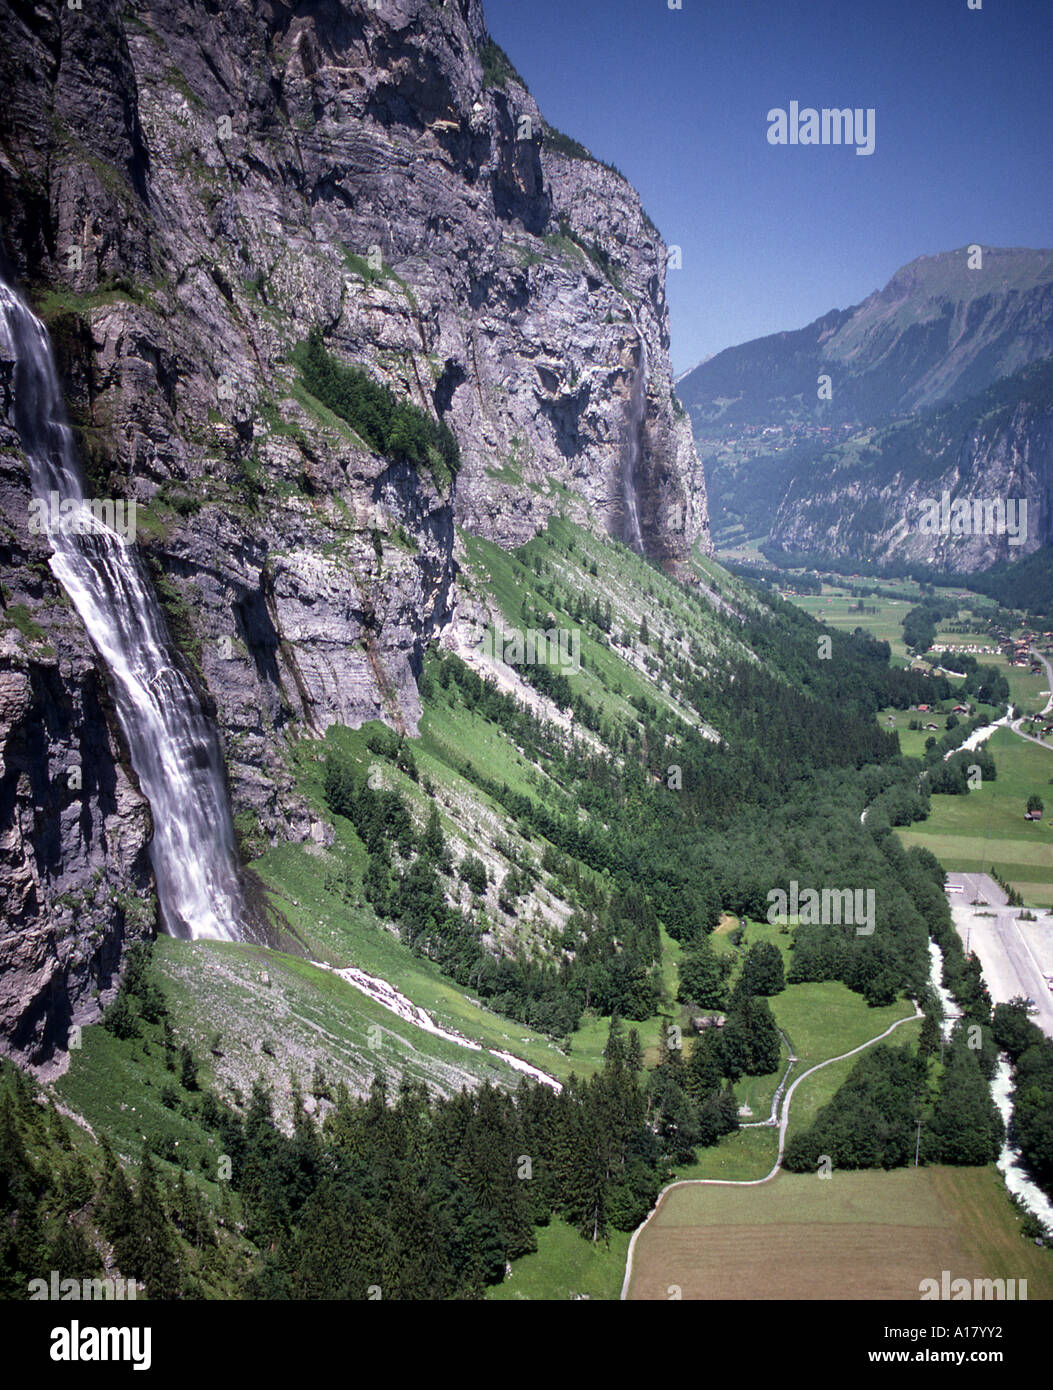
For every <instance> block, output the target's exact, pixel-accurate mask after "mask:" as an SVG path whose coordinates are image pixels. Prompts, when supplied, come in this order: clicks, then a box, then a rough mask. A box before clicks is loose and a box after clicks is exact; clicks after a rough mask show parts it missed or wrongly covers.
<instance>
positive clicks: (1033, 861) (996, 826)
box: [898, 729, 1053, 907]
mask: <svg viewBox="0 0 1053 1390" xmlns="http://www.w3.org/2000/svg"><path fill="white" fill-rule="evenodd" d="M985 747H987V748H988V749H990V751H991V753H992V754H993V756H994V759H995V766H996V767H997V769H998V776H997V778H996V779H995V781H993V782H985V783H984V785H983V786H982V787H980V788H978V789H977V790H976V791H973V792H970V793H969V794H968V795H967V796H934V797H933V798H932V810H931V812H930V814H929V818H928V820H925V821H921V822H918V823H917V824H915V825H912V826H911V827H910V829H909V830H900V831H899V832H898V834H899V836H900V838H901V839H902V841H903V843H904V844H905V845H908V846H909V845H924V846H925V848H926V849H929V850H931V851H932V853H933V854H935V856H936V858H937V859H938V860H939V861H940V863H941V864H942V865H943V866H944V868H945V869H951V870H968V871H979V870H981V869H982V868H986V869H990V868H992V866H993V867H994V868H997V870H998V872H999V873H1000V874H1001V875H1002V877H1003V878H1005V879H1008V880H1009V882H1010V883H1012V884H1013V886H1014V887H1016V888H1018V889H1019V891H1020V892H1021V893H1022V894H1023V895H1024V898H1025V900H1026V901H1027V902H1028V903H1032V904H1034V905H1035V906H1036V907H1049V906H1050V905H1053V826H1051V825H1050V820H1051V819H1053V786H1051V783H1050V779H1051V778H1053V750H1050V751H1048V752H1047V751H1046V750H1045V749H1043V748H1040V747H1038V746H1037V745H1036V744H1033V743H1028V742H1026V741H1025V740H1024V739H1021V738H1018V737H1017V735H1016V734H1014V733H1012V732H1011V731H1010V730H1008V729H998V730H997V731H996V732H995V733H994V734H993V735H992V736H991V738H990V739H989V741H988V742H987V744H986V745H985ZM1032 792H1036V793H1037V794H1038V795H1039V796H1041V797H1042V799H1043V801H1044V803H1045V807H1046V815H1045V817H1044V819H1043V820H1041V821H1026V820H1025V819H1024V812H1025V810H1026V808H1027V798H1028V796H1029V795H1030V794H1031V793H1032Z"/></svg>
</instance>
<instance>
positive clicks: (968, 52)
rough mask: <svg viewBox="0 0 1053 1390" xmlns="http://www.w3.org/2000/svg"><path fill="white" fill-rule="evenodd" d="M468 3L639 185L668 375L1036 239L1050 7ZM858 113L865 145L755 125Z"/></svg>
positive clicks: (1046, 165) (1048, 123) (1052, 165)
mask: <svg viewBox="0 0 1053 1390" xmlns="http://www.w3.org/2000/svg"><path fill="white" fill-rule="evenodd" d="M682 3H683V8H682V9H681V10H679V11H677V10H670V9H669V8H668V0H604V2H603V3H600V0H483V4H484V7H485V11H486V16H487V21H488V25H489V29H490V33H491V35H492V37H493V38H494V39H495V40H496V41H497V43H499V44H500V45H501V47H502V48H504V49H505V50H506V52H507V53H508V55H509V57H510V58H511V59H512V61H513V63H514V64H515V65H516V67H517V69H518V70H519V72H520V73H521V74H522V75H523V77H524V79H525V80H526V82H527V84H528V85H529V87H530V89H531V91H532V92H533V94H534V97H535V99H536V100H537V102H538V105H539V106H540V107H541V110H542V112H543V113H544V115H545V118H546V120H548V121H549V122H550V123H551V124H552V125H554V126H556V127H558V128H559V129H560V130H564V131H566V133H567V134H568V135H573V136H575V137H576V138H577V139H579V140H581V141H582V142H583V143H584V144H586V145H587V146H588V147H589V148H590V149H591V150H592V151H593V152H594V153H595V154H597V155H599V156H600V157H601V158H603V159H606V160H609V161H610V162H611V163H613V164H616V165H617V166H618V168H620V169H621V170H622V172H623V173H624V174H625V175H626V176H627V177H628V178H629V179H630V180H631V181H632V182H633V183H634V184H635V186H636V187H637V188H638V189H639V191H640V194H641V196H642V198H643V203H644V206H645V207H646V208H647V210H648V212H649V213H650V215H651V217H652V218H653V219H654V221H655V223H656V224H657V225H658V227H659V229H660V230H661V232H662V235H663V236H664V237H665V239H666V241H667V242H669V243H670V244H677V245H679V246H680V247H682V254H683V269H681V270H671V271H670V272H669V275H668V280H667V285H668V294H669V303H670V315H671V326H672V337H673V343H672V356H673V367H674V371H675V372H677V373H678V374H679V373H680V372H683V371H684V370H686V369H687V368H688V367H691V366H693V365H694V364H695V363H696V362H698V361H700V360H701V359H702V358H704V357H706V356H708V355H709V354H711V353H714V352H719V351H720V349H721V348H724V347H728V346H730V345H731V344H733V343H738V342H743V341H745V340H746V339H748V338H755V337H759V336H760V335H762V334H765V333H773V332H777V331H779V330H781V329H788V328H799V327H801V326H802V325H803V324H805V323H808V322H810V321H811V320H812V319H814V318H816V317H818V315H820V314H822V313H824V312H825V311H826V310H828V309H831V308H835V307H838V308H843V307H845V306H847V305H849V304H854V303H858V302H859V300H861V299H864V298H865V297H866V296H867V295H868V294H869V293H870V292H871V291H872V290H875V289H878V288H879V287H880V286H881V285H883V284H884V283H885V282H886V280H888V278H889V277H890V276H891V275H892V273H893V272H894V271H895V270H897V269H898V268H899V266H901V265H904V264H906V263H907V262H908V261H911V260H913V259H914V258H915V257H916V256H920V255H931V254H933V253H935V252H937V251H949V250H951V249H953V248H955V247H958V246H964V245H967V244H969V243H971V242H980V243H981V244H983V245H989V246H1036V247H1049V246H1051V245H1053V159H1051V151H1050V143H1049V142H1050V132H1051V131H1053V81H1051V80H1050V71H1049V62H1050V55H1051V53H1053V0H983V8H982V9H981V10H970V9H969V8H968V5H967V0H808V2H807V3H805V0H682ZM791 101H797V102H799V103H800V105H801V106H802V107H804V106H814V107H818V108H821V107H823V106H827V107H846V106H851V107H853V108H854V107H863V108H866V107H873V108H874V109H875V112H876V141H875V149H874V153H873V154H871V155H869V156H865V155H857V154H856V153H855V151H854V149H853V148H851V147H849V148H845V147H840V148H837V147H832V146H800V145H799V146H796V147H794V146H784V147H780V146H772V145H769V144H768V142H767V130H768V123H767V113H768V111H769V110H770V109H771V108H774V107H782V108H788V107H789V104H790V102H791Z"/></svg>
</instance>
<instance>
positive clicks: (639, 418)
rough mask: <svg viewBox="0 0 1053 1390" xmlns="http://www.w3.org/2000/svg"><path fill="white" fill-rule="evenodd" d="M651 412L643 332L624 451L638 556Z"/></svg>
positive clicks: (631, 533) (628, 531)
mask: <svg viewBox="0 0 1053 1390" xmlns="http://www.w3.org/2000/svg"><path fill="white" fill-rule="evenodd" d="M646 411H647V342H646V340H645V338H644V335H643V334H642V333H641V334H640V360H639V362H638V363H637V364H636V371H635V373H634V374H633V384H632V388H631V390H630V393H629V426H628V429H629V438H628V441H627V447H626V449H625V450H624V452H623V454H622V496H623V498H624V500H625V543H626V544H627V545H631V546H632V548H633V549H634V550H635V551H636V553H637V554H638V555H642V554H643V553H644V543H643V532H642V531H641V530H640V510H639V507H638V505H637V501H636V485H637V478H638V476H639V471H640V462H641V459H642V457H643V427H644V415H645V413H646Z"/></svg>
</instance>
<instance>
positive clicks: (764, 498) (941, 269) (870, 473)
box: [677, 247, 1053, 573]
mask: <svg viewBox="0 0 1053 1390" xmlns="http://www.w3.org/2000/svg"><path fill="white" fill-rule="evenodd" d="M1051 306H1053V254H1051V253H1050V252H1048V251H1031V250H1021V249H1003V248H998V247H963V248H960V249H959V250H957V251H952V252H944V253H942V254H940V255H938V256H931V257H920V258H919V259H918V260H916V261H913V262H911V264H910V265H908V266H905V267H904V268H903V269H902V270H900V271H898V272H897V273H896V275H894V276H893V277H892V279H891V280H890V281H889V283H888V284H887V285H886V286H885V287H884V289H882V290H880V291H878V292H877V293H875V294H873V295H871V296H870V297H869V298H868V299H866V300H864V301H863V303H862V304H859V305H857V306H855V307H854V308H851V309H846V310H835V311H831V313H829V314H827V315H825V316H824V317H823V318H821V319H817V320H816V321H815V322H814V323H813V324H810V325H809V326H808V327H807V328H803V329H800V330H798V331H796V332H791V333H779V334H773V335H771V336H770V337H767V338H760V339H757V340H756V341H754V342H750V343H744V344H742V345H741V346H739V347H734V348H729V349H727V350H726V351H724V352H722V353H718V354H717V355H716V356H715V357H713V358H711V359H710V360H709V361H707V362H705V363H703V364H701V365H700V366H699V367H697V368H695V369H694V370H693V371H692V372H689V373H688V374H687V375H686V376H684V377H682V378H681V379H680V380H679V382H678V384H677V390H678V393H679V395H680V397H681V399H682V400H683V401H684V403H685V405H686V407H687V408H688V410H689V412H690V414H691V419H692V425H693V428H694V431H695V436H696V440H697V441H698V443H699V447H700V450H701V451H702V453H703V456H704V458H705V460H706V464H707V470H708V474H709V485H710V492H711V502H712V506H713V509H714V517H715V519H716V525H717V529H718V531H719V534H720V536H721V538H722V540H727V541H729V542H730V541H733V540H734V539H735V538H736V537H737V536H741V535H742V534H746V535H749V536H770V540H771V544H772V547H773V554H776V553H782V554H786V553H790V552H798V553H807V554H811V555H814V556H821V555H825V556H827V557H828V558H830V559H835V560H843V559H848V558H856V559H858V560H859V561H861V562H863V563H866V564H873V565H884V564H888V563H913V564H924V565H928V566H930V567H933V568H935V569H938V570H943V571H947V570H958V571H961V572H965V573H971V572H973V571H976V570H982V569H986V568H988V567H990V566H991V565H992V564H994V563H995V562H996V561H999V562H1007V561H1017V560H1019V559H1021V558H1022V556H1023V555H1024V554H1027V553H1030V552H1031V551H1034V550H1036V549H1038V548H1040V547H1041V546H1043V545H1046V544H1048V542H1049V538H1050V532H1049V521H1048V515H1049V487H1050V450H1051V434H1050V399H1049V381H1050V358H1051V354H1053V341H1051V338H1050V332H1051V329H1050V324H1051V322H1053V315H1051ZM944 491H946V492H948V493H949V495H950V498H951V500H952V501H953V500H955V499H957V498H969V499H972V498H976V497H978V498H987V499H995V498H1002V499H1007V498H1014V499H1016V498H1026V499H1027V501H1028V504H1029V507H1028V512H1029V515H1028V526H1027V533H1026V536H1024V537H1023V538H1022V539H1021V540H1020V541H1019V542H1017V541H1014V542H1013V543H1010V541H1009V539H1008V538H1007V535H1006V534H1004V533H1002V534H996V533H994V532H988V533H979V534H974V533H973V530H972V528H970V530H969V531H968V532H966V533H964V534H950V533H949V532H948V534H940V533H939V532H936V533H935V534H932V533H930V532H927V531H925V530H924V529H922V528H921V527H920V526H919V524H918V523H919V520H920V518H921V517H922V515H923V514H924V506H923V504H924V502H925V500H926V499H935V500H939V499H941V498H942V497H943V494H944Z"/></svg>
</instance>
